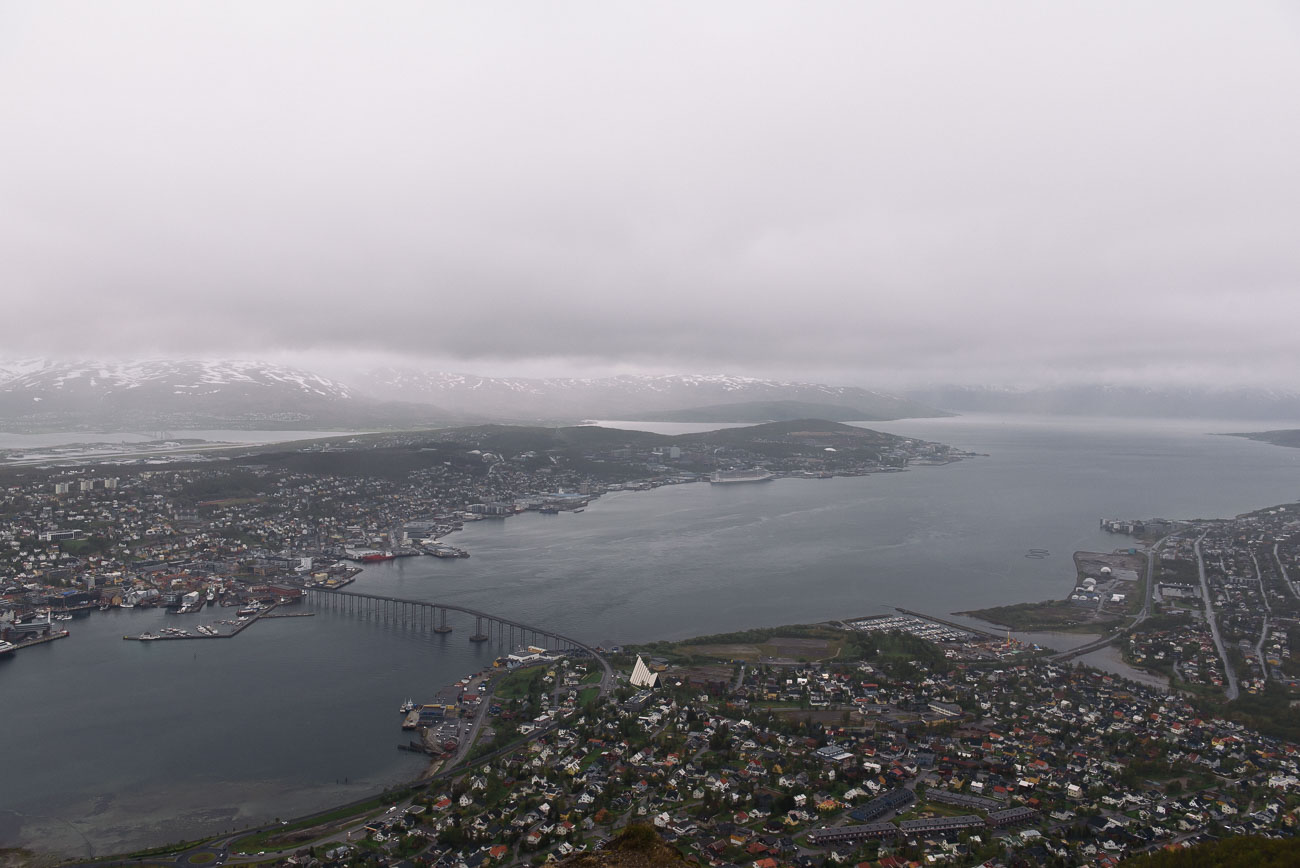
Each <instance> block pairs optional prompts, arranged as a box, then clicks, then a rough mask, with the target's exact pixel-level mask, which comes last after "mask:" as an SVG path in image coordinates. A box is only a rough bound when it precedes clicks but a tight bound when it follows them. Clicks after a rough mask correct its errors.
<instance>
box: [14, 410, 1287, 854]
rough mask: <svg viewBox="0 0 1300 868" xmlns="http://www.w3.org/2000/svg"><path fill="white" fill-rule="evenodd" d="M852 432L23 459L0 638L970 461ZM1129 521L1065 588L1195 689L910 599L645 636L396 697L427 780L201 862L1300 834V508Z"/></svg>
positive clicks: (1070, 843)
mask: <svg viewBox="0 0 1300 868" xmlns="http://www.w3.org/2000/svg"><path fill="white" fill-rule="evenodd" d="M832 424H833V423H822V426H818V430H813V429H810V428H808V427H807V426H804V427H802V428H800V427H796V428H790V429H787V430H785V431H783V432H779V433H778V432H773V431H771V430H770V429H769V430H768V431H766V432H763V433H762V434H760V435H757V436H754V435H750V436H749V437H746V436H745V435H742V434H736V433H734V432H733V433H730V434H729V435H728V436H727V437H725V438H723V439H721V440H701V441H699V444H702V445H698V444H696V443H693V442H691V441H687V442H686V443H685V445H679V444H680V441H679V444H665V442H664V441H659V440H646V439H642V438H638V437H635V436H632V435H633V434H635V432H631V433H629V432H609V431H605V432H602V433H600V434H599V435H597V436H595V437H591V439H590V440H589V441H588V442H583V443H579V444H574V443H573V442H563V443H555V442H554V440H552V441H551V444H550V445H547V443H546V442H539V440H538V438H537V437H536V436H533V437H520V435H519V433H518V432H517V431H511V430H510V429H499V428H493V427H489V428H486V429H473V433H467V432H465V431H461V432H447V433H442V434H432V435H422V436H419V437H416V436H414V435H409V434H404V435H389V436H387V437H385V438H380V439H377V440H372V441H366V442H358V443H354V444H351V448H348V444H330V445H326V446H322V445H307V446H302V447H296V448H294V449H292V450H278V451H277V450H265V451H262V452H260V453H257V454H249V455H245V456H243V457H223V458H220V459H215V460H209V459H205V460H202V461H189V460H188V459H187V460H186V461H184V462H181V461H165V462H162V463H157V464H155V463H141V464H134V463H126V464H121V465H116V466H112V467H106V466H94V467H85V466H75V467H60V466H53V467H23V468H21V469H17V468H15V469H11V470H10V471H9V472H8V474H7V476H6V479H5V487H4V489H3V496H2V499H0V516H2V517H3V525H0V631H2V632H0V641H3V642H4V645H3V646H0V655H2V656H3V657H7V658H10V662H9V663H6V664H5V665H22V663H21V659H22V655H23V653H25V649H27V648H29V647H31V646H33V645H37V644H41V643H46V642H52V641H56V640H60V639H65V638H66V639H67V640H68V641H77V639H76V637H73V636H71V635H70V632H69V630H68V622H69V621H71V620H72V619H75V618H81V617H95V612H96V611H97V610H99V609H103V608H109V607H133V606H158V607H172V608H176V609H178V610H180V609H186V608H188V609H189V610H190V611H196V612H202V611H203V609H204V607H205V606H208V607H214V608H213V609H212V611H215V612H219V613H221V617H219V618H216V620H215V621H214V622H213V625H209V629H210V630H212V631H213V632H212V633H207V632H201V631H197V635H195V634H193V633H191V634H189V635H187V636H180V635H177V634H176V633H169V634H168V635H167V636H166V637H164V636H154V637H152V638H157V639H163V638H172V639H175V638H193V639H209V638H233V637H234V636H236V635H238V633H239V632H240V631H241V630H242V629H244V628H245V627H247V626H248V625H250V624H252V623H256V622H258V621H260V620H262V619H264V618H273V617H280V616H284V615H286V614H289V615H292V614H302V615H307V614H310V612H308V611H302V609H303V608H305V607H298V606H295V604H296V603H299V602H300V601H302V600H304V599H309V598H310V596H311V594H313V593H315V592H316V591H317V590H318V589H320V590H325V591H330V590H338V589H341V588H344V587H345V586H346V585H348V583H349V582H351V581H353V580H354V579H355V577H356V576H357V574H358V573H359V572H360V570H361V568H362V567H363V566H364V565H365V564H366V563H368V562H373V561H374V560H377V559H378V560H382V559H389V558H396V557H420V556H436V557H462V556H466V555H472V552H468V551H465V550H463V549H460V548H458V547H456V546H452V545H449V543H448V542H447V541H446V540H445V537H447V536H448V535H449V534H452V533H453V532H454V531H455V530H456V529H458V528H459V527H462V526H463V525H464V524H465V523H466V522H471V521H490V520H501V519H507V518H508V517H509V516H512V515H516V514H519V513H521V512H526V511H538V512H543V511H554V512H555V513H561V512H563V513H570V514H572V513H577V512H579V511H580V510H582V509H584V508H585V507H586V506H587V505H588V504H589V503H590V502H591V501H592V500H593V499H595V498H597V497H599V496H600V495H602V494H604V493H606V492H609V491H617V490H638V489H648V488H654V487H658V486H662V485H674V484H690V483H695V484H710V483H713V484H724V485H725V484H729V483H730V484H736V483H735V482H733V481H732V480H746V481H750V480H752V481H754V482H760V481H766V480H767V479H771V478H779V477H797V478H803V479H808V480H809V481H808V482H807V483H806V484H809V485H816V484H819V483H817V482H815V481H814V480H816V479H818V478H821V477H822V476H824V475H847V474H853V475H863V474H870V473H887V472H899V471H902V470H906V469H908V468H909V467H912V466H914V465H926V464H944V463H948V462H950V461H953V460H958V459H960V458H962V457H967V456H966V455H965V454H963V453H958V452H956V451H955V450H950V449H948V448H947V447H942V446H939V445H937V444H929V443H923V442H920V441H904V440H901V439H900V438H892V439H890V440H887V441H885V440H879V439H872V440H871V442H870V443H869V444H868V443H863V442H861V440H859V439H857V438H859V437H860V435H857V434H853V433H851V432H845V431H841V430H838V429H836V428H833V427H832ZM823 426H824V427H825V428H826V429H827V430H824V431H823V430H820V428H821V427H823ZM762 427H765V426H760V428H762ZM845 427H847V426H845ZM870 433H874V432H870ZM548 436H552V437H553V436H554V435H548ZM886 436H887V435H877V437H886ZM715 474H719V475H715ZM575 520H577V519H576V517H575ZM1108 529H1111V530H1112V531H1113V532H1114V533H1116V534H1117V535H1118V536H1117V539H1121V540H1127V542H1126V543H1125V545H1122V546H1121V547H1120V548H1119V549H1117V551H1116V552H1114V553H1109V554H1107V553H1100V554H1098V553H1079V554H1078V555H1076V557H1075V566H1076V570H1077V571H1078V575H1076V576H1073V577H1071V583H1072V584H1071V589H1072V590H1071V593H1070V594H1069V595H1068V599H1066V600H1064V601H1060V603H1059V605H1061V606H1064V607H1066V608H1068V609H1069V610H1071V611H1073V612H1074V613H1076V615H1077V617H1078V619H1079V620H1080V623H1083V624H1089V623H1092V624H1096V623H1102V624H1108V625H1109V624H1112V623H1115V622H1116V619H1118V623H1119V628H1118V629H1116V631H1115V633H1114V634H1108V635H1106V636H1103V637H1102V638H1103V639H1104V640H1105V641H1107V642H1113V643H1115V644H1117V645H1119V646H1120V648H1121V649H1122V650H1123V653H1124V655H1125V660H1126V661H1127V662H1128V663H1129V664H1130V665H1132V666H1135V667H1141V668H1146V669H1149V670H1151V671H1153V672H1157V673H1163V674H1166V675H1167V676H1168V677H1169V679H1170V681H1169V686H1168V687H1166V688H1163V689H1161V688H1155V687H1152V686H1142V685H1138V684H1135V683H1132V682H1128V681H1125V680H1123V679H1122V678H1120V677H1117V676H1115V675H1113V674H1108V673H1103V672H1098V671H1096V670H1092V669H1089V668H1087V667H1084V666H1080V665H1077V664H1075V663H1072V662H1071V661H1070V660H1069V659H1068V655H1059V654H1057V653H1055V652H1054V651H1052V650H1050V649H1043V648H1039V647H1037V646H1034V645H1029V644H1025V643H1023V642H1021V641H1018V640H1016V639H1014V638H1011V637H1010V636H1008V635H1000V634H999V633H997V632H994V631H986V630H982V629H979V628H977V627H974V626H969V625H964V624H962V623H957V622H953V621H948V620H945V619H944V618H943V617H940V616H938V615H935V614H926V613H920V612H910V611H902V610H900V611H898V612H895V613H892V614H889V615H885V616H869V617H862V618H844V619H842V620H836V621H831V622H827V623H824V624H819V625H804V626H796V627H785V628H765V629H760V630H752V631H748V632H745V633H739V634H731V635H727V636H711V637H702V638H698V639H694V640H689V641H686V642H678V643H653V644H650V645H645V646H642V647H629V648H620V647H608V648H585V647H584V648H575V647H566V648H563V649H561V648H557V647H548V646H547V643H546V642H541V643H540V644H539V645H536V646H534V647H524V646H521V647H518V648H516V649H515V650H514V651H512V652H511V653H508V654H505V655H503V656H502V657H500V658H498V659H497V660H496V661H495V664H494V665H492V666H491V667H490V668H489V669H487V670H484V671H482V672H477V673H475V674H474V675H472V676H469V677H466V678H465V679H462V680H461V681H460V682H458V683H455V684H449V685H446V686H445V688H444V689H443V690H442V691H440V692H438V693H437V695H436V696H427V697H426V696H422V697H418V698H416V697H412V698H411V699H409V700H408V701H407V702H405V703H402V704H401V706H400V707H399V709H398V710H400V711H401V712H402V716H401V718H400V720H396V721H395V722H394V730H395V733H396V732H398V731H401V728H404V729H405V730H406V731H405V733H404V734H403V736H402V738H403V739H404V740H405V743H404V744H403V745H402V747H403V749H404V750H412V751H418V752H420V753H425V754H428V755H429V761H430V765H429V767H428V769H427V771H426V772H425V774H424V775H423V776H422V777H421V778H420V779H419V780H418V781H415V782H412V784H411V785H409V786H407V787H405V788H402V789H400V790H399V791H395V792H392V793H385V794H384V795H383V796H381V797H379V798H378V799H376V800H372V801H371V802H369V803H366V804H364V805H361V806H353V807H352V808H350V809H346V810H344V809H340V810H336V811H332V812H329V813H328V814H326V815H323V816H313V817H306V818H302V819H300V820H295V821H292V822H290V821H285V822H283V823H280V824H277V825H276V826H275V827H267V828H262V829H258V830H250V831H248V832H245V833H239V834H235V835H227V836H224V837H222V838H221V839H214V840H209V841H205V842H200V843H199V844H198V845H195V844H193V843H192V842H191V843H190V844H187V845H182V846H180V847H179V848H177V849H176V850H175V852H176V853H179V854H190V855H195V854H200V855H202V854H207V853H210V854H212V860H208V861H213V860H216V861H220V862H223V863H228V864H263V863H265V864H272V863H277V864H294V865H306V866H318V865H330V866H332V865H390V864H422V865H438V866H444V868H461V866H464V868H480V866H495V865H516V864H542V863H546V862H550V861H555V860H564V859H566V858H570V857H573V856H575V855H576V854H581V853H588V852H599V850H600V848H601V846H602V845H603V844H604V843H605V842H608V841H610V840H613V839H615V838H617V837H618V836H619V835H620V834H624V833H626V832H627V830H629V829H639V828H642V827H645V828H648V829H650V830H653V835H654V836H655V837H656V839H657V840H659V841H662V842H664V843H665V844H666V845H667V846H669V847H671V848H673V849H675V850H676V852H677V853H679V854H680V856H681V857H682V858H683V859H684V860H686V861H688V862H691V863H693V864H697V865H702V866H703V865H708V866H719V868H720V866H728V865H745V866H753V868H779V866H800V868H815V866H824V865H842V864H851V865H855V866H861V865H867V864H869V865H872V866H874V865H880V866H883V868H898V866H902V865H930V864H952V865H981V864H989V865H1008V866H1010V865H1016V864H1030V865H1034V864H1037V865H1047V864H1064V865H1103V866H1104V865H1111V864H1114V863H1116V862H1117V861H1119V860H1121V859H1123V858H1126V857H1129V856H1132V855H1134V854H1139V853H1144V852H1154V851H1158V850H1161V849H1163V848H1168V847H1181V846H1186V845H1190V844H1193V843H1196V842H1198V841H1204V840H1209V839H1215V838H1221V837H1224V836H1234V835H1264V836H1268V837H1289V836H1291V835H1292V834H1293V831H1294V829H1295V828H1296V824H1297V821H1298V820H1300V813H1298V812H1300V758H1298V757H1297V743H1298V742H1300V733H1295V732H1293V731H1292V728H1293V727H1294V724H1292V723H1290V720H1291V714H1292V713H1291V711H1290V703H1291V701H1292V694H1291V692H1290V691H1291V689H1292V688H1293V687H1294V682H1293V681H1292V680H1291V679H1292V672H1293V669H1292V665H1291V662H1290V661H1291V652H1290V649H1291V647H1292V644H1291V637H1292V631H1293V630H1294V629H1296V627H1297V621H1296V616H1297V612H1298V611H1300V608H1298V607H1297V601H1298V600H1300V595H1298V594H1297V591H1298V589H1297V588H1296V587H1295V586H1294V585H1293V584H1292V579H1293V578H1294V577H1295V575H1296V571H1297V569H1300V566H1298V561H1297V556H1298V555H1300V549H1298V548H1297V538H1298V537H1297V533H1300V509H1296V508H1294V507H1274V508H1270V509H1265V510H1261V511H1259V512H1256V513H1251V514H1249V515H1246V516H1241V517H1238V518H1236V519H1232V520H1210V521H1197V522H1163V523H1161V522H1156V521H1147V522H1113V523H1112V526H1111V527H1109V528H1108ZM1130 543H1131V544H1130ZM1054 605H1055V604H1054ZM223 609H224V610H227V611H226V612H222V610H223ZM1103 616H1104V617H1103ZM214 617H215V616H214ZM177 630H178V631H180V632H186V631H183V630H181V629H180V628H177ZM521 635H522V634H521ZM128 638H137V639H143V638H146V637H144V636H139V637H128ZM1234 685H1235V686H1236V687H1237V688H1238V690H1237V691H1236V692H1235V693H1233V692H1232V688H1233V686H1234ZM417 700H418V701H417ZM196 848H197V849H196ZM162 852H169V851H168V850H167V848H163V849H162ZM184 858H188V857H184Z"/></svg>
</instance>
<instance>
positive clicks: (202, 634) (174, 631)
mask: <svg viewBox="0 0 1300 868" xmlns="http://www.w3.org/2000/svg"><path fill="white" fill-rule="evenodd" d="M279 605H280V604H279V603H272V604H271V605H270V606H267V607H266V608H264V609H259V610H257V611H256V612H255V613H254V614H251V615H242V614H241V615H239V616H237V618H236V619H235V620H231V619H229V618H223V619H222V620H219V621H214V622H213V624H200V625H198V626H197V627H195V628H194V629H195V632H193V633H191V632H190V631H189V630H186V629H184V628H181V627H162V628H160V629H159V630H158V632H156V633H155V632H150V631H146V632H144V633H141V634H139V635H138V636H123V637H122V638H123V639H126V640H127V641H131V642H160V641H166V640H171V639H233V638H234V637H236V636H238V635H239V634H240V633H242V632H244V631H245V630H247V629H248V628H249V627H251V626H252V625H253V624H255V623H257V622H258V621H261V620H267V621H270V620H274V619H276V618H311V617H313V616H315V614H316V613H315V612H277V611H275V610H276V609H277V608H278V607H279ZM240 611H241V612H243V611H245V610H243V609H241V610H240ZM215 625H220V626H222V627H228V628H230V629H228V630H219V629H217V627H216V626H215Z"/></svg>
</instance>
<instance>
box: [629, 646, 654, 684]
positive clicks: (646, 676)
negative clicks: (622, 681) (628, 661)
mask: <svg viewBox="0 0 1300 868" xmlns="http://www.w3.org/2000/svg"><path fill="white" fill-rule="evenodd" d="M631 681H632V686H633V687H658V686H659V673H657V672H651V671H650V667H649V666H647V665H645V661H644V660H642V659H641V655H640V654H638V655H636V665H635V666H633V667H632V679H631Z"/></svg>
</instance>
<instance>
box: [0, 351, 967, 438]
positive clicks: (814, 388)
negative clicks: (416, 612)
mask: <svg viewBox="0 0 1300 868" xmlns="http://www.w3.org/2000/svg"><path fill="white" fill-rule="evenodd" d="M350 380H351V382H350V383H348V384H345V383H343V382H340V381H337V380H332V379H329V378H326V377H323V376H320V375H319V374H316V373H313V372H310V371H306V370H303V369H300V368H292V367H286V366H283V365H276V364H271V363H266V362H255V361H213V360H206V361H197V360H151V361H137V362H113V361H85V360H81V361H71V362H67V361H54V360H35V359H29V360H24V361H20V362H9V363H0V420H3V422H4V424H5V425H8V426H15V425H16V426H18V427H20V428H50V427H60V426H69V425H71V426H109V425H116V426H126V428H127V429H128V430H129V429H132V428H139V427H141V426H142V425H143V426H146V427H149V426H152V427H168V428H181V429H183V428H203V427H222V426H223V425H229V424H236V425H244V426H254V427H257V426H262V427H275V426H297V427H303V426H311V425H322V426H339V425H347V426H360V427H375V426H409V425H438V424H447V423H450V422H458V421H465V420H469V419H502V420H529V421H533V420H547V421H563V420H567V421H573V420H577V419H583V418H589V417H596V418H606V419H608V418H620V419H621V418H628V419H641V418H648V415H647V414H652V413H654V412H655V411H664V410H673V411H675V410H682V409H685V408H692V407H700V406H705V405H714V406H717V405H723V406H724V407H725V408H731V407H738V408H749V409H750V410H751V411H752V408H753V407H754V403H753V402H759V401H777V402H792V403H794V404H795V405H796V406H798V407H807V406H822V405H827V404H829V405H831V406H837V407H839V408H841V410H842V411H844V412H843V413H842V415H844V416H845V417H846V418H847V417H855V418H857V417H860V418H861V419H864V420H865V419H897V418H900V417H904V416H934V415H941V414H940V412H939V411H937V410H935V409H934V408H932V407H927V406H924V405H922V404H919V403H917V402H914V401H909V400H907V399H904V398H899V397H896V396H893V395H888V394H885V393H880V392H870V391H867V390H865V389H860V388H856V387H844V386H827V385H821V384H814V383H796V382H778V381H772V380H760V379H755V378H753V377H729V376H720V375H712V376H709V375H697V376H665V375H660V376H634V375H624V376H620V377H608V378H596V379H576V378H551V379H527V378H493V377H477V376H467V375H463V374H449V373H443V372H438V371H419V370H413V369H408V370H395V369H376V370H370V371H360V372H355V373H354V375H353V376H352V377H351V378H350ZM809 401H820V402H821V404H820V405H811V404H807V403H804V402H809ZM849 409H852V410H854V411H856V412H847V411H848V410H849ZM710 415H713V414H707V413H706V414H705V417H709V416H710ZM796 415H797V414H796ZM770 418H774V417H771V416H760V417H759V418H758V421H768V420H769V419H770ZM782 418H784V417H782ZM718 419H720V417H717V416H715V418H705V419H704V420H705V421H715V420H718Z"/></svg>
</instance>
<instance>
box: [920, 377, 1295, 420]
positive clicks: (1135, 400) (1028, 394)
mask: <svg viewBox="0 0 1300 868" xmlns="http://www.w3.org/2000/svg"><path fill="white" fill-rule="evenodd" d="M907 395H908V397H909V398H912V399H913V400H916V401H923V402H925V403H928V404H932V405H933V406H936V407H941V408H943V409H945V410H953V411H956V412H966V413H979V412H984V413H1040V414H1048V415H1063V416H1135V417H1165V418H1186V419H1197V418H1200V419H1243V420H1270V419H1277V420H1283V419H1285V420H1289V421H1295V420H1297V419H1300V393H1297V392H1295V391H1292V390H1288V389H1261V388H1244V387H1241V388H1233V387H1212V386H1183V387H1177V386H1121V385H1105V384H1088V385H1074V386H1054V387H1041V388H1035V389H1015V388H994V387H988V386H933V387H929V388H925V389H912V390H909V391H908V392H907Z"/></svg>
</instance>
